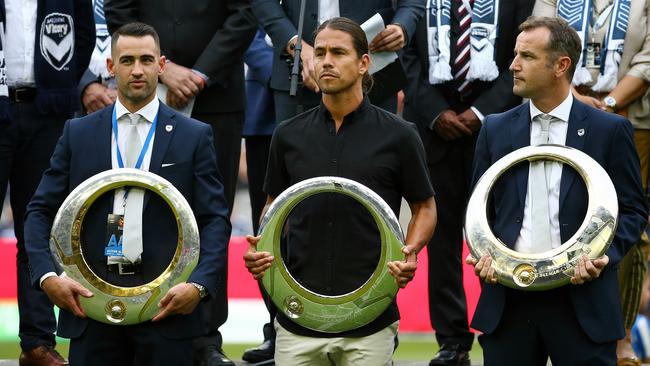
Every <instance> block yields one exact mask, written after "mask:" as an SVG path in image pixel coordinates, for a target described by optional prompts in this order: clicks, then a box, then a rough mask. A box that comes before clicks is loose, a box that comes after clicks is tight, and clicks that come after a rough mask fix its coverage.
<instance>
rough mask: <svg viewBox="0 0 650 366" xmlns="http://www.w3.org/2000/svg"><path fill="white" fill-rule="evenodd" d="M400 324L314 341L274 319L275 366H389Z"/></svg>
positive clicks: (314, 339)
mask: <svg viewBox="0 0 650 366" xmlns="http://www.w3.org/2000/svg"><path fill="white" fill-rule="evenodd" d="M398 324H399V321H397V322H395V323H393V324H391V325H389V326H387V327H386V328H384V329H382V330H380V331H379V332H377V333H374V334H371V335H369V336H366V337H359V338H351V337H338V338H314V337H304V336H300V335H297V334H293V333H291V332H289V331H288V330H286V329H284V328H283V327H282V326H281V325H280V324H279V323H278V321H277V320H276V321H275V322H274V326H275V332H276V337H275V364H276V365H277V366H300V365H304V366H334V365H336V366H391V365H393V350H394V348H395V335H397V326H398Z"/></svg>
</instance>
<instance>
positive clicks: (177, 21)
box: [174, 19, 183, 25]
mask: <svg viewBox="0 0 650 366" xmlns="http://www.w3.org/2000/svg"><path fill="white" fill-rule="evenodd" d="M174 24H176V25H181V24H183V21H182V20H180V19H176V20H174Z"/></svg>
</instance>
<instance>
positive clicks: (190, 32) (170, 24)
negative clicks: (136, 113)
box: [105, 0, 257, 366]
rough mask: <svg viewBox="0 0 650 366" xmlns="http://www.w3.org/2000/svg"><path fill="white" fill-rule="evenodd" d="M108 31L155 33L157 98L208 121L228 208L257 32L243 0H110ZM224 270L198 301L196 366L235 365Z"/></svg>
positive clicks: (236, 165) (247, 4) (237, 158)
mask: <svg viewBox="0 0 650 366" xmlns="http://www.w3.org/2000/svg"><path fill="white" fill-rule="evenodd" d="M105 11H106V22H107V24H108V29H109V31H111V32H112V31H114V30H115V29H117V28H118V27H120V26H121V25H123V24H126V23H129V22H133V21H141V22H145V23H147V24H151V25H152V26H153V27H154V28H155V29H156V30H157V31H158V34H159V35H160V46H161V48H162V54H163V55H164V56H165V57H166V58H167V60H168V63H167V66H166V68H165V72H164V73H163V74H162V75H161V76H160V81H161V83H162V84H164V85H165V86H166V87H167V88H168V91H167V94H166V96H164V97H163V98H161V99H163V100H164V101H165V102H166V103H167V104H169V105H170V106H171V107H173V108H176V109H182V108H184V107H186V106H187V105H188V103H191V100H194V105H193V109H192V111H191V117H192V118H194V119H197V120H199V121H202V122H205V123H208V124H209V125H211V126H212V132H213V136H214V147H215V150H216V152H217V166H218V167H219V172H220V173H221V175H222V177H223V180H222V181H223V186H224V191H225V195H226V200H227V201H228V205H229V207H230V211H232V206H233V202H234V197H235V188H236V185H237V176H238V171H239V156H240V151H241V138H242V127H243V123H244V105H245V101H244V64H243V61H242V55H243V54H244V52H245V51H246V49H247V48H248V46H249V45H250V42H251V40H252V39H253V37H254V35H255V32H256V30H257V22H256V21H255V19H254V17H253V16H252V13H251V12H250V3H249V1H248V0H192V1H182V0H170V1H164V2H161V1H156V0H142V1H136V0H110V1H107V2H106V4H105ZM226 287H227V268H225V267H224V272H223V273H222V274H221V275H220V278H219V284H218V288H217V289H216V290H217V296H216V298H215V299H211V301H209V302H207V303H202V304H201V305H200V306H201V307H202V310H203V312H204V319H206V323H205V329H204V331H205V336H204V337H201V338H199V339H197V340H196V341H195V342H194V347H195V360H196V364H197V365H211V366H212V365H234V363H233V362H232V361H230V360H229V359H227V358H226V357H225V356H224V355H223V350H222V349H221V345H222V339H221V333H219V327H220V326H221V325H222V324H223V323H225V321H226V319H227V317H228V298H227V291H226Z"/></svg>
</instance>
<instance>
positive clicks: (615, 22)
mask: <svg viewBox="0 0 650 366" xmlns="http://www.w3.org/2000/svg"><path fill="white" fill-rule="evenodd" d="M630 2H631V0H614V2H613V4H611V5H610V6H611V8H608V9H607V10H606V12H607V13H606V12H603V14H602V16H603V19H604V18H607V14H609V12H611V18H610V21H609V27H608V28H607V33H606V34H605V39H604V42H603V45H602V47H601V54H600V59H601V64H600V72H599V74H598V79H597V80H596V83H595V84H594V85H593V86H592V87H591V89H592V90H594V91H597V92H609V91H611V90H612V89H614V87H615V86H616V84H617V82H618V67H619V65H620V62H621V56H622V55H623V45H624V43H625V33H626V32H627V27H628V22H629V19H630ZM557 15H558V17H560V18H562V19H564V20H566V21H567V22H568V23H569V24H570V25H571V27H572V28H573V29H575V30H576V31H577V32H578V35H579V36H580V40H581V41H582V44H583V47H582V54H581V55H580V60H579V61H578V65H577V67H576V72H575V74H574V76H573V84H574V85H582V84H589V83H591V82H592V81H593V80H592V79H591V74H590V73H589V70H587V68H586V62H587V61H586V59H585V53H586V52H587V44H588V42H589V39H588V38H589V37H588V32H589V27H590V24H592V16H593V4H592V1H591V0H586V1H585V0H558V6H557Z"/></svg>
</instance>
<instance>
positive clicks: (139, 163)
mask: <svg viewBox="0 0 650 366" xmlns="http://www.w3.org/2000/svg"><path fill="white" fill-rule="evenodd" d="M115 109H116V108H115V107H113V121H112V122H113V135H114V136H115V151H116V153H117V166H118V167H120V168H124V160H122V154H121V153H120V145H119V144H118V143H117V136H118V135H117V112H116V110H115ZM157 122H158V113H156V116H155V117H154V118H153V123H152V124H151V127H149V133H148V134H147V138H146V139H145V140H144V144H143V145H142V150H141V151H140V156H138V160H137V161H136V162H135V166H134V168H135V169H140V167H141V166H142V161H143V160H144V156H145V155H146V154H147V149H149V144H151V139H152V138H153V135H154V133H155V132H156V124H157ZM128 194H129V188H128V187H127V188H126V189H125V190H124V205H125V206H126V197H127V196H128Z"/></svg>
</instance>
